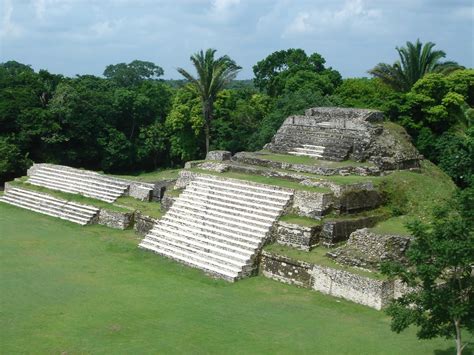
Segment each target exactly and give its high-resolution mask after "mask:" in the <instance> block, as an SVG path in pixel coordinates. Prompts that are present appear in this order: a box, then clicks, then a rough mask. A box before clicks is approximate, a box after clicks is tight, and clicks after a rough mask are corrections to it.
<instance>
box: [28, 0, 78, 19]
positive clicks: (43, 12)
mask: <svg viewBox="0 0 474 355" xmlns="http://www.w3.org/2000/svg"><path fill="white" fill-rule="evenodd" d="M32 2H33V7H34V9H35V16H36V19H37V20H40V21H44V20H45V19H46V17H47V16H57V15H62V14H64V13H65V12H67V11H69V10H70V8H71V6H72V5H73V0H32Z"/></svg>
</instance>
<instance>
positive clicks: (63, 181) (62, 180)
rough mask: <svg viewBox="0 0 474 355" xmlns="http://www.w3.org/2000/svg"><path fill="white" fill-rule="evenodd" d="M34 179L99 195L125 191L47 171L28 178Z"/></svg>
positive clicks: (114, 195) (116, 194) (110, 194)
mask: <svg viewBox="0 0 474 355" xmlns="http://www.w3.org/2000/svg"><path fill="white" fill-rule="evenodd" d="M36 179H38V180H41V181H46V182H51V183H55V184H60V185H66V186H69V187H72V188H76V189H82V190H85V191H92V192H94V193H100V194H101V195H104V196H110V197H117V196H120V195H122V194H123V193H124V191H125V190H124V189H120V190H118V189H116V188H114V189H109V188H107V187H103V186H96V185H93V184H90V182H89V181H88V180H82V181H79V180H69V177H64V176H57V175H49V173H44V172H40V173H38V174H35V175H34V176H32V177H30V178H29V180H36Z"/></svg>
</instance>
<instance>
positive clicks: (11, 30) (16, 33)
mask: <svg viewBox="0 0 474 355" xmlns="http://www.w3.org/2000/svg"><path fill="white" fill-rule="evenodd" d="M12 15H13V3H12V1H11V0H5V1H4V3H3V17H2V25H1V27H0V38H17V37H20V36H21V35H22V34H23V32H24V30H23V28H22V27H21V26H20V25H18V24H16V23H15V22H14V21H13V19H12Z"/></svg>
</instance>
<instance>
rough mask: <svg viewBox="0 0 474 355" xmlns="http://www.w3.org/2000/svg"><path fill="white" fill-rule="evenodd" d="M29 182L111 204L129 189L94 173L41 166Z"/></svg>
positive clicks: (124, 182)
mask: <svg viewBox="0 0 474 355" xmlns="http://www.w3.org/2000/svg"><path fill="white" fill-rule="evenodd" d="M28 182H29V183H30V184H32V185H37V186H43V187H47V188H49V189H52V190H59V191H63V192H69V193H76V194H81V195H84V196H87V197H92V198H95V199H98V200H102V201H105V202H109V203H111V202H114V201H115V200H116V199H117V198H118V197H120V196H122V195H123V194H124V193H125V192H126V191H127V189H128V187H129V184H128V183H127V182H126V181H120V180H119V179H114V178H110V177H108V176H105V175H101V174H99V173H96V172H93V171H87V170H81V169H75V168H69V167H66V166H51V165H41V164H38V167H37V168H35V170H34V171H33V173H32V174H31V176H30V177H29V179H28Z"/></svg>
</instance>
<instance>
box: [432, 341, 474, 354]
mask: <svg viewBox="0 0 474 355" xmlns="http://www.w3.org/2000/svg"><path fill="white" fill-rule="evenodd" d="M472 345H473V344H471V343H470V344H469V345H468V346H466V347H465V348H464V350H463V351H462V354H463V355H474V350H473V348H472ZM433 354H434V355H453V354H456V348H455V347H454V346H452V347H450V348H447V349H444V350H435V351H434V352H433Z"/></svg>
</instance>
